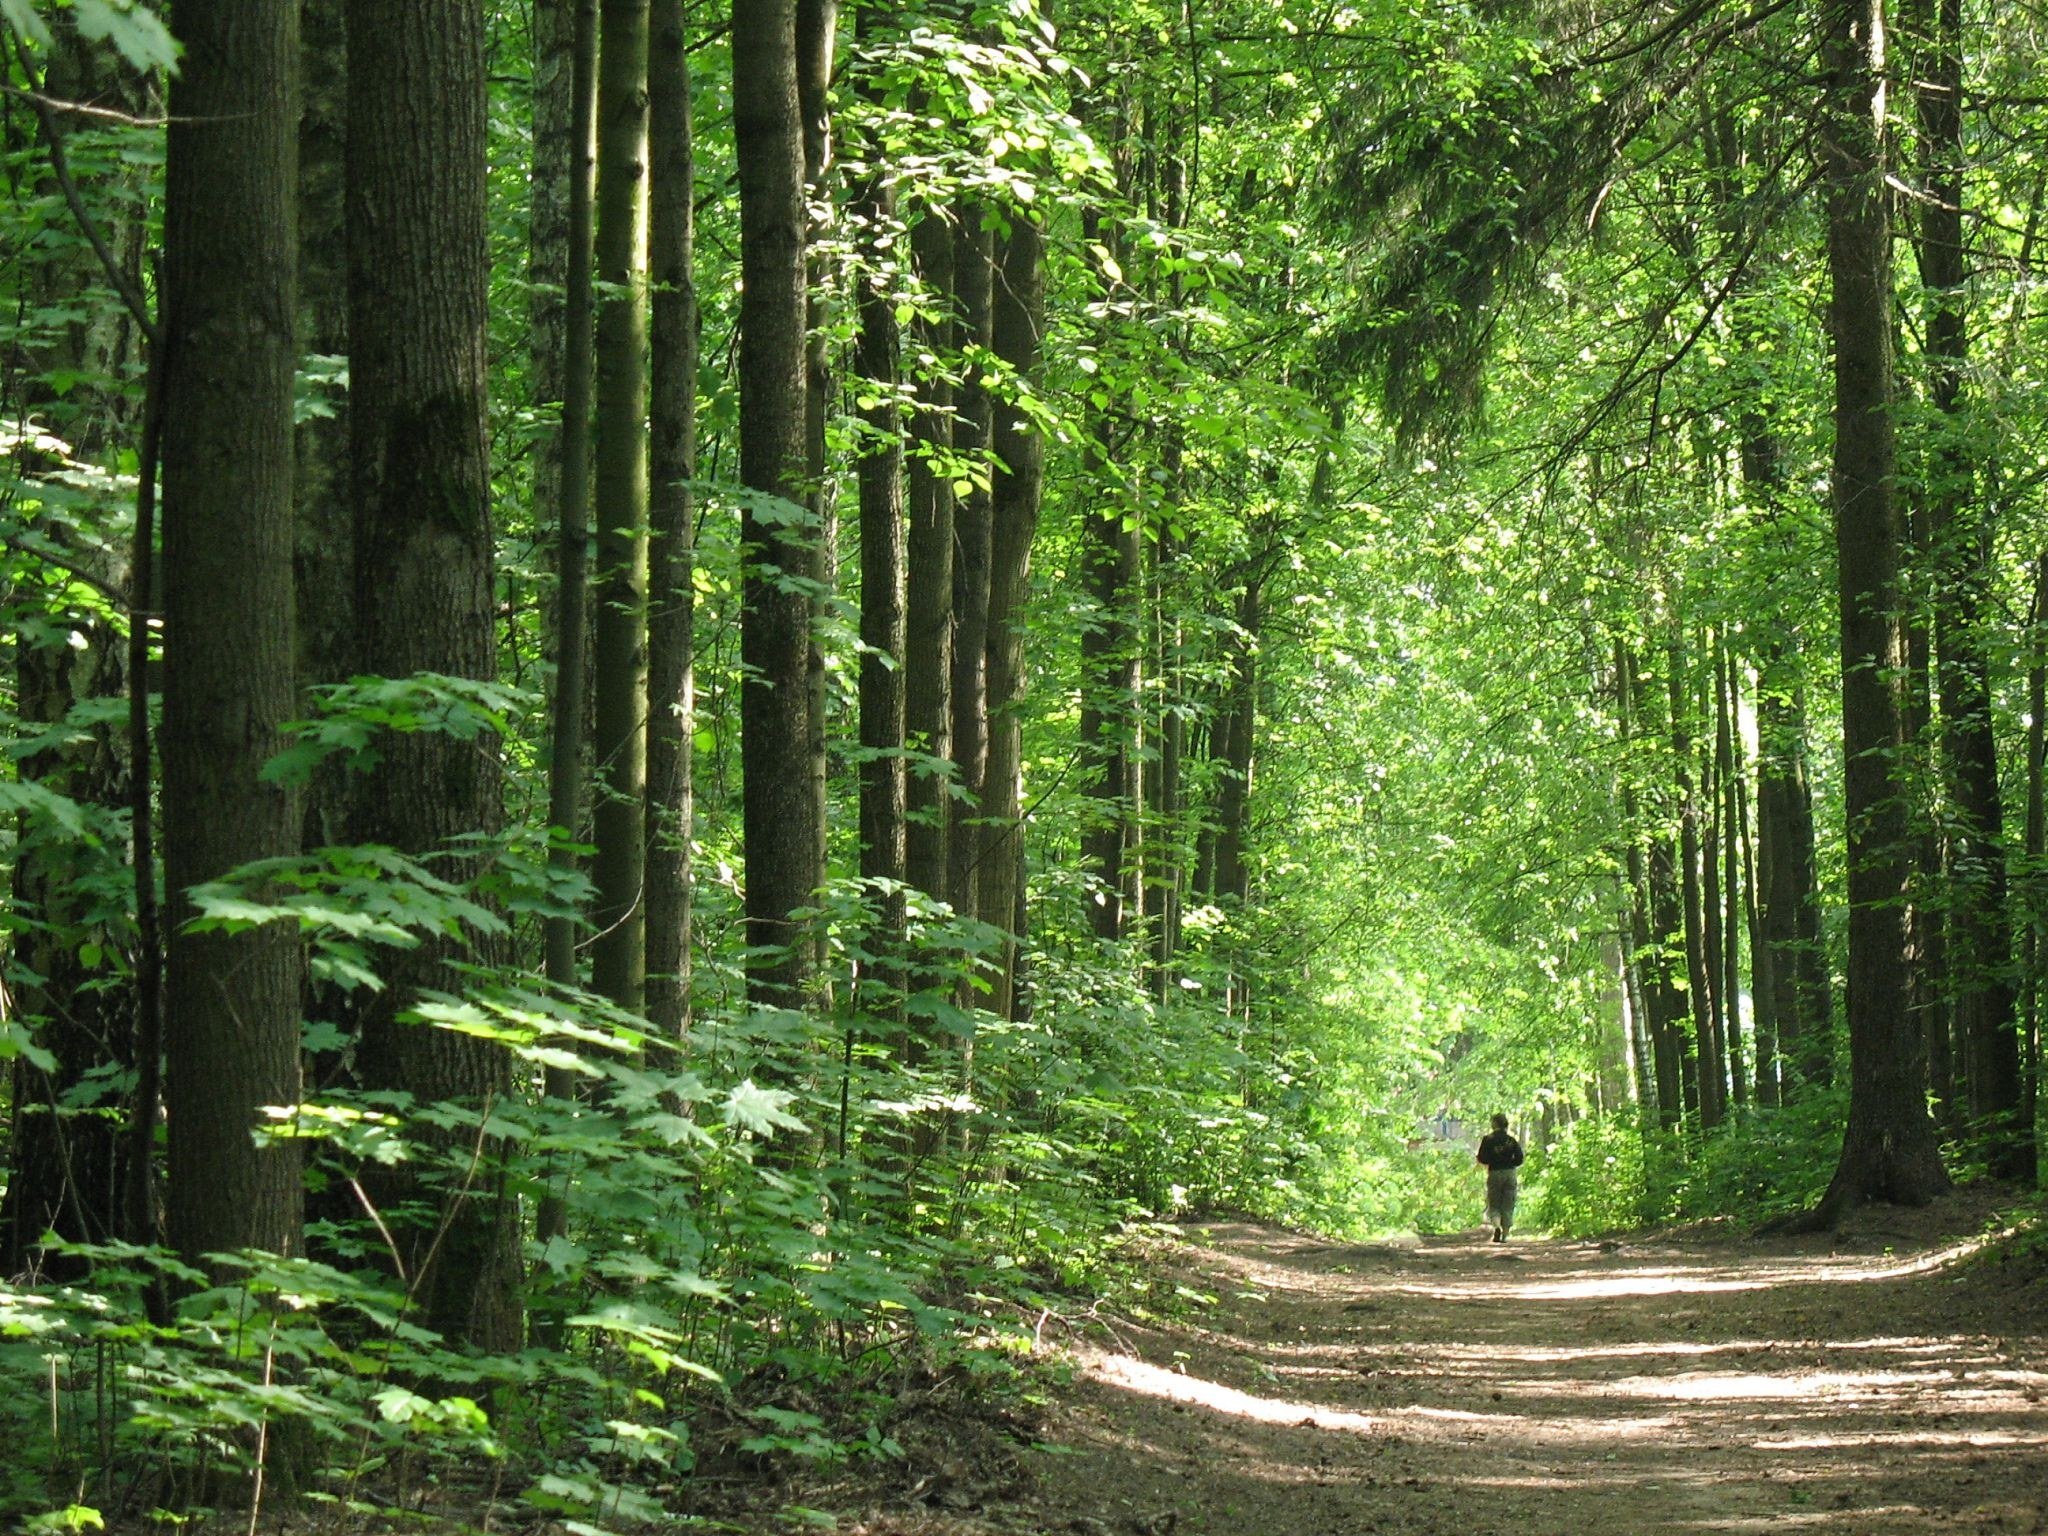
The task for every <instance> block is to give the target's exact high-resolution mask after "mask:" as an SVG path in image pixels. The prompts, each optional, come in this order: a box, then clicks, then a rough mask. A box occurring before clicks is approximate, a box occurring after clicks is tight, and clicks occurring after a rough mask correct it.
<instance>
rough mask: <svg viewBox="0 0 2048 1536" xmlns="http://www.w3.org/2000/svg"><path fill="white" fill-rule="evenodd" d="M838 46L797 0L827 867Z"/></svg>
mask: <svg viewBox="0 0 2048 1536" xmlns="http://www.w3.org/2000/svg"><path fill="white" fill-rule="evenodd" d="M838 43H839V0H797V4H796V90H797V106H798V110H799V111H800V112H801V113H802V115H803V134H804V189H805V195H806V198H807V200H808V203H809V207H810V211H811V214H812V217H811V220H810V223H809V226H808V233H807V237H806V241H805V249H806V252H807V253H808V257H807V264H806V271H807V273H808V276H807V278H806V286H805V319H804V334H805V341H804V490H805V493H806V504H807V505H808V507H809V509H810V514H811V529H810V534H811V547H810V553H811V561H810V580H811V583H812V594H811V635H810V645H809V652H808V655H807V659H806V661H805V674H804V677H805V682H804V705H805V710H806V715H805V719H806V721H807V723H808V729H809V733H810V734H809V747H808V757H807V767H808V771H809V774H810V786H811V823H810V824H811V829H812V832H813V834H814V835H815V836H816V838H817V843H818V847H817V852H816V855H815V863H816V865H817V868H818V869H819V871H820V872H821V873H822V872H823V871H824V870H825V869H826V868H827V867H828V864H827V858H828V855H829V852H830V849H829V846H828V845H829V841H830V838H829V833H830V825H831V823H830V813H829V806H828V800H829V791H830V787H831V774H832V764H831V755H830V753H829V752H828V750H827V729H826V718H825V716H826V702H827V700H826V695H827V688H826V666H825V660H826V658H825V643H824V629H823V626H822V625H821V624H820V622H819V620H820V619H821V618H822V617H823V616H824V613H825V609H826V605H827V604H829V603H831V602H833V601H834V600H835V599H836V597H837V594H838V587H839V513H838V506H837V484H836V482H835V480H834V477H833V476H832V474H831V473H830V471H829V467H828V465H827V463H826V458H825V420H826V417H827V416H828V415H829V414H830V411H831V404H832V355H831V350H830V345H831V343H830V338H829V337H828V335H827V330H828V328H829V326H830V323H831V318H832V316H831V302H830V296H829V293H828V287H827V284H828V279H829V274H828V273H827V271H826V269H825V264H824V262H823V260H822V257H821V256H820V254H819V253H820V252H821V250H822V248H823V247H824V245H825V243H826V242H827V241H829V240H831V239H832V238H833V237H834V234H835V229H834V226H835V225H836V224H837V222H838V220H837V217H836V213H835V210H834V207H833V200H834V196H835V187H834V183H835V182H836V180H837V179H838V176H837V173H838V167H837V165H836V164H835V162H834V159H833V151H832V109H831V103H830V100H829V92H830V89H831V85H832V65H833V60H834V58H835V56H836V54H837V52H838ZM824 942H825V936H824V934H823V932H822V931H821V932H819V933H818V934H817V935H815V937H814V946H815V947H814V953H813V955H812V964H813V966H814V967H816V969H817V974H818V977H819V978H821V979H822V978H823V977H824V965H825V950H824Z"/></svg>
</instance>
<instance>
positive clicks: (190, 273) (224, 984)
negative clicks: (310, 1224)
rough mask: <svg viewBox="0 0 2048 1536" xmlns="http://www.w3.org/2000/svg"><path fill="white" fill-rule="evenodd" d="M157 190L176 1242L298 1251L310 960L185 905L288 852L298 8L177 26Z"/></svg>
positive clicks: (261, 9)
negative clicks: (279, 778) (294, 1128)
mask: <svg viewBox="0 0 2048 1536" xmlns="http://www.w3.org/2000/svg"><path fill="white" fill-rule="evenodd" d="M178 32H179V41H180V42H181V43H183V44H184V48H185V55H184V59H183V62H182V67H181V69H180V71H179V73H178V75H177V77H176V79H175V80H174V81H173V82H172V86H171V94H170V110H171V124H170V128H169V132H168V148H167V159H166V169H165V182H164V299H165V310H164V322H163V341H164V345H165V347H166V349H167V350H166V355H165V360H164V390H163V399H164V402H165V405H164V422H163V484H164V571H165V576H166V581H165V588H164V647H165V652H164V727H163V736H162V744H163V772H164V791H163V799H164V878H165V883H166V885H167V886H168V888H169V891H170V893H171V911H170V913H169V917H170V923H169V925H168V932H169V934H170V944H169V967H168V975H167V978H166V980H167V997H166V1003H167V1009H166V1014H165V1036H166V1040H165V1043H166V1054H167V1059H168V1062H169V1070H168V1072H167V1075H166V1077H165V1101H166V1104H167V1106H168V1109H169V1123H170V1179H169V1223H170V1225H169V1234H170V1239H171V1241H172V1243H173V1244H174V1245H175V1246H176V1247H177V1249H178V1250H179V1252H180V1253H182V1254H184V1255H185V1256H186V1257H187V1258H188V1259H193V1260H196V1259H198V1258H199V1257H200V1256H201V1255H204V1254H208V1253H220V1252H227V1251H232V1250H234V1249H238V1248H262V1249H268V1250H272V1251H275V1252H291V1251H293V1250H295V1249H297V1247H298V1246H299V1242H300V1209H301V1205H300V1202H301V1194H300V1183H299V1153H298V1147H297V1143H295V1142H290V1141H286V1142H272V1143H267V1144H260V1143H258V1142H257V1141H256V1140H255V1139H254V1137H253V1135H252V1133H253V1132H254V1131H255V1129H256V1128H257V1126H258V1125H259V1124H260V1123H262V1119H263V1110H264V1108H265V1106H268V1105H288V1104H296V1103H297V1102H298V1101H299V1097H300V1084H299V977H300V964H299V942H298V935H297V934H296V933H294V932H293V931H292V929H291V928H290V926H289V925H288V924H284V923H269V924H265V925H264V926H262V927H260V928H255V929H251V930H248V931H245V932H242V933H236V934H196V933H193V932H192V931H191V930H190V928H189V927H188V926H187V925H188V922H189V920H190V919H191V917H192V916H193V915H194V913H193V908H192V905H191V903H190V901H189V900H188V899H187V898H186V896H185V892H187V891H189V890H190V889H191V888H192V887H193V886H195V885H198V884H201V883H203V882H205V881H208V880H214V879H217V878H219V877H220V876H221V875H223V874H225V873H227V871H229V870H230V869H233V868H234V867H236V866H237V865H239V864H242V863H245V862H247V861H249V860H252V859H265V858H274V857H278V856H280V855H285V854H290V853H292V852H293V851H295V850H296V848H297V847H298V831H299V827H298V807H297V806H296V804H295V803H294V797H293V795H292V794H291V793H290V792H289V791H288V790H287V789H285V788H284V787H283V786H282V785H279V784H276V783H268V782H265V781H264V779H263V777H262V769H263V765H264V764H265V763H266V762H267V761H269V759H270V758H271V757H272V756H273V755H274V754H275V753H276V751H277V750H278V748H279V746H280V745H281V744H282V735H281V730H282V727H283V725H284V723H285V722H286V721H287V720H290V719H291V718H293V715H294V713H295V709H296V703H295V699H294V694H293V677H292V645H293V613H292V610H293V600H292V531H293V516H292V512H293V508H292V393H293V373H294V369H295V367H296V365H297V362H298V346H297V338H296V336H295V334H294V332H295V325H294V321H295V311H296V307H297V293H296V273H297V255H298V252H297V249H296V242H295V241H294V238H293V205H294V202H295V199H296V197H297V195H298V165H297V160H298V156H297V152H296V142H295V139H296V133H297V129H298V111H297V101H296V90H295V82H296V80H297V78H298V64H299V43H298V9H297V7H295V6H279V5H273V4H270V3H268V0H220V3H217V4H214V5H210V6H204V7H201V8H198V9H193V10H187V11H183V12H181V13H180V15H179V21H178Z"/></svg>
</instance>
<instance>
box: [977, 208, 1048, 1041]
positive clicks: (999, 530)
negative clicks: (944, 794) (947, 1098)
mask: <svg viewBox="0 0 2048 1536" xmlns="http://www.w3.org/2000/svg"><path fill="white" fill-rule="evenodd" d="M998 255H999V260H998V262H997V267H996V278H997V280H996V287H995V314H994V342H995V352H996V356H997V357H999V358H1001V359H1002V361H1003V362H1004V363H1006V364H1008V366H1009V369H1010V373H1011V375H1012V377H1013V378H1014V380H1015V383H1014V385H1013V386H1012V391H1011V392H1008V393H1005V394H1004V396H1003V397H1002V398H1001V399H1000V400H998V401H997V402H996V406H995V417H994V429H995V441H994V445H993V446H994V448H995V459H994V465H993V481H992V486H991V502H990V519H991V524H992V528H991V535H990V550H989V604H988V715H989V747H988V771H987V774H986V775H985V788H984V794H983V797H982V798H983V800H984V802H985V805H986V819H985V821H984V823H983V827H982V836H981V854H980V859H981V881H980V890H979V893H978V894H979V896H980V899H981V917H982V921H984V922H986V923H988V924H989V925H990V926H991V927H994V928H998V929H1001V930H1002V931H1003V932H1004V933H1005V934H1007V935H1008V937H1007V938H1006V940H1005V941H1004V944H1003V952H1002V955H1001V956H1000V963H999V964H998V965H997V967H996V974H995V977H994V985H993V989H992V991H991V992H990V995H989V999H988V1008H989V1011H990V1012H991V1013H993V1014H994V1015H995V1016H996V1017H997V1018H999V1019H1012V1018H1015V1017H1017V1001H1018V989H1017V950H1018V939H1019V936H1020V930H1021V926H1022V925H1021V924H1020V923H1019V922H1018V920H1017V910H1018V907H1019V905H1020V903H1021V902H1022V901H1023V898H1024V891H1023V879H1022V876H1023V869H1024V857H1023V854H1024V822H1023V815H1024V764H1023V732H1022V722H1021V721H1020V719H1019V716H1018V709H1019V705H1020V704H1021V702H1022V700H1023V695H1024V679H1025V673H1024V626H1023V606H1024V599H1025V596H1026V593H1027V592H1028V590H1029V587H1030V582H1031V546H1032V542H1033V540H1034V539H1036V537H1037V534H1038V514H1039V501H1040V497H1041V495H1042V492H1043V488H1044V483H1045V440H1044V438H1043V437H1042V436H1041V435H1040V433H1039V430H1038V427H1037V425H1036V424H1035V423H1034V422H1033V421H1032V419H1031V417H1030V415H1029V413H1028V412H1026V411H1025V410H1024V409H1023V406H1022V404H1021V401H1020V399H1019V392H1021V391H1025V390H1029V389H1032V388H1034V387H1035V386H1036V384H1037V383H1038V377H1039V366H1040V347H1041V338H1042V337H1043V335H1044V330H1045V235H1044V232H1043V231H1042V230H1041V229H1040V228H1039V226H1038V224H1037V223H1036V222H1035V221H1034V220H1032V219H1031V218H1030V217H1029V216H1027V215H1026V214H1025V213H1024V211H1023V210H1021V209H1015V210H1012V212H1011V214H1010V224H1009V228H1008V229H1007V230H1006V231H1005V232H1004V234H1003V237H1002V240H1001V241H1000V243H999V246H998Z"/></svg>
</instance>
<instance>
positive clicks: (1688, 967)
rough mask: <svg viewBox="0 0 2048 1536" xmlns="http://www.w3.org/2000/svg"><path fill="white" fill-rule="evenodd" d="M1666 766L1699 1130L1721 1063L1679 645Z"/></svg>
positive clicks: (1674, 647) (1710, 1118)
mask: <svg viewBox="0 0 2048 1536" xmlns="http://www.w3.org/2000/svg"><path fill="white" fill-rule="evenodd" d="M1669 664H1670V668H1671V676H1670V678H1669V680H1668V688H1669V692H1670V695H1671V760H1672V764H1673V769H1674V772H1675V774H1676V777H1677V782H1678V858H1679V867H1678V889H1679V893H1680V899H1681V902H1682V906H1681V912H1682V921H1683V923H1684V935H1685V972H1686V1004H1687V1008H1688V1010H1689V1012H1690V1014H1691V1017H1692V1034H1693V1045H1694V1050H1695V1052H1696V1059H1697V1061H1698V1064H1699V1065H1698V1071H1699V1110H1700V1124H1701V1125H1702V1126H1703V1127H1705V1128H1707V1129H1712V1128H1713V1127H1714V1126H1717V1125H1719V1124H1720V1123H1721V1112H1722V1093H1723V1089H1722V1077H1721V1061H1720V1056H1719V1054H1718V1052H1717V1051H1716V1050H1715V1040H1714V984H1715V981H1716V980H1717V978H1716V977H1715V976H1714V973H1713V968H1712V965H1711V963H1710V962H1711V959H1712V958H1715V957H1710V956H1709V954H1708V948H1707V906H1706V899H1705V896H1704V893H1703V892H1702V890H1701V864H1702V851H1701V848H1700V802H1699V796H1698V794H1697V793H1696V792H1695V790H1694V788H1693V742H1692V689H1691V688H1690V687H1689V686H1688V685H1687V683H1686V671H1687V668H1686V658H1685V652H1684V649H1683V641H1682V640H1680V639H1678V638H1674V639H1673V640H1672V642H1671V647H1670V663H1669Z"/></svg>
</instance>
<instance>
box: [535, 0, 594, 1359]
mask: <svg viewBox="0 0 2048 1536" xmlns="http://www.w3.org/2000/svg"><path fill="white" fill-rule="evenodd" d="M534 19H535V27H536V31H537V33H539V35H538V36H537V37H536V38H535V49H536V58H535V60H534V74H535V77H536V80H537V82H538V85H537V87H536V90H535V99H534V126H533V139H534V166H533V179H534V183H535V193H534V212H533V221H534V222H533V244H534V254H533V266H534V269H535V271H536V274H537V276H538V275H539V274H544V273H555V272H559V273H560V275H561V283H562V303H561V315H560V342H561V348H560V354H559V357H556V356H555V355H554V354H553V352H552V350H551V345H552V344H551V343H550V342H548V341H547V340H546V339H545V328H546V326H547V325H550V324H552V321H550V320H548V319H547V317H545V316H535V317H534V331H535V335H534V347H535V357H534V364H533V367H534V392H535V396H536V399H537V400H538V401H539V402H540V403H541V404H543V405H545V404H546V403H547V402H548V401H550V400H556V401H559V402H560V409H561V413H562V419H561V425H560V428H559V432H558V435H557V436H556V438H555V441H554V446H553V451H552V453H551V455H549V456H548V459H549V460H550V461H551V464H552V474H551V475H550V474H549V473H548V470H547V465H546V464H545V463H544V465H543V466H542V467H540V468H538V469H537V470H536V481H535V501H536V504H538V503H539V501H540V499H541V497H543V496H551V497H552V498H553V500H554V507H555V521H556V537H555V686H554V692H553V695H552V696H551V697H550V698H549V700H548V723H549V739H548V825H549V826H550V827H552V828H554V829H555V831H556V833H557V834H558V835H557V837H556V838H555V840H554V841H553V842H552V843H551V844H550V846H549V848H548V866H549V868H550V869H551V870H553V871H554V872H555V873H556V874H557V875H569V874H572V873H574V872H575V871H576V869H577V866H578V857H577V855H576V854H575V853H574V852H573V851H572V850H573V848H574V847H575V845H576V844H578V843H580V842H581V841H582V838H583V801H584V783H585V779H586V767H585V763H584V747H585V744H586V734H587V733H586V731H585V729H584V722H585V718H586V714H587V711H588V709H589V705H590V665H589V664H590V644H589V629H590V405H591V352H592V337H591V331H592V308H593V304H594V301H595V295H594V293H593V291H592V288H591V263H592V257H593V252H592V235H593V220H594V210H593V207H592V197H593V193H594V185H593V183H594V179H595V166H594V164H593V162H592V149H593V144H592V140H593V137H594V131H595V126H596V116H597V27H598V17H597V0H542V4H541V6H540V8H539V9H538V10H537V11H536V13H535V18H534ZM558 55H559V57H558ZM544 177H545V178H547V179H548V180H549V182H550V183H551V188H550V190H548V191H547V192H545V193H543V192H542V191H541V190H540V183H541V181H542V179H543V178H544ZM557 208H559V209H560V217H559V218H556V217H555V216H554V214H553V212H552V210H554V209H557ZM550 368H552V369H553V377H552V379H551V378H550V376H549V369H550ZM578 929H579V925H578V923H577V921H576V919H575V917H574V916H573V915H568V914H564V915H561V916H555V917H550V918H548V919H547V925H546V929H545V945H546V962H545V963H546V967H547V978H548V980H549V981H550V982H552V983H554V985H555V986H557V987H575V986H577V985H579V984H580V981H581V975H580V967H579V965H578V962H577V958H576V935H577V932H578ZM543 1073H544V1075H543V1078H542V1084H543V1092H544V1093H545V1095H546V1097H548V1098H549V1099H553V1100H556V1101H558V1102H560V1101H566V1100H570V1099H573V1098H575V1097H576V1096H577V1095H578V1094H579V1093H581V1092H582V1083H581V1079H579V1078H578V1076H577V1075H576V1074H575V1073H574V1072H571V1071H570V1070H569V1069H568V1068H566V1067H559V1066H550V1067H546V1068H544V1069H543ZM568 1218H569V1201H568V1190H567V1188H566V1185H565V1184H564V1183H563V1182H562V1180H561V1178H559V1177H558V1178H556V1179H555V1180H553V1181H551V1182H550V1185H549V1187H548V1190H547V1192H546V1193H545V1194H543V1195H542V1196H541V1198H540V1202H539V1208H538V1209H537V1211H536V1212H535V1214H534V1235H535V1238H536V1239H537V1241H538V1242H539V1243H540V1244H541V1245H542V1246H543V1247H544V1246H545V1245H546V1244H547V1243H548V1242H549V1241H550V1240H551V1239H553V1238H556V1237H559V1236H561V1235H562V1234H563V1233H564V1232H566V1231H567V1230H568ZM540 1326H541V1324H540V1323H539V1322H538V1320H537V1322H536V1327H537V1328H538V1327H540ZM546 1326H547V1327H550V1328H552V1327H554V1323H553V1321H552V1320H551V1319H550V1320H549V1321H548V1322H547V1324H546Z"/></svg>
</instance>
